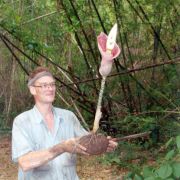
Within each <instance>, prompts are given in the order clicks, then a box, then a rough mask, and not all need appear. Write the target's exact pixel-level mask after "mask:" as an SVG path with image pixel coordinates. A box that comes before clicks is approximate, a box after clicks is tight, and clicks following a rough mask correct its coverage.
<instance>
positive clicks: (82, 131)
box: [73, 113, 89, 137]
mask: <svg viewBox="0 0 180 180" xmlns="http://www.w3.org/2000/svg"><path fill="white" fill-rule="evenodd" d="M73 122H74V133H75V137H79V136H84V135H87V134H88V133H89V132H88V131H86V130H85V129H84V128H83V127H82V125H81V124H80V122H79V120H78V118H77V117H76V116H75V114H74V113H73Z"/></svg>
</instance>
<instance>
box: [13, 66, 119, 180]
mask: <svg viewBox="0 0 180 180" xmlns="http://www.w3.org/2000/svg"><path fill="white" fill-rule="evenodd" d="M28 87H29V90H30V93H31V94H32V95H33V96H34V100H35V106H34V107H33V108H32V109H31V110H29V111H26V112H24V113H22V114H20V115H18V116H17V117H16V118H15V120H14V123H13V129H12V159H13V161H14V162H17V163H18V166H19V171H18V179H19V180H41V179H43V180H78V179H79V178H78V176H77V174H76V166H75V163H76V155H75V154H83V155H88V153H87V152H86V148H85V147H83V146H81V145H80V144H78V140H79V137H80V136H83V135H86V134H88V132H87V131H86V130H85V129H83V127H82V126H81V125H80V122H79V121H78V119H77V118H76V116H75V115H74V114H73V113H72V112H71V111H68V110H64V109H60V108H56V107H53V105H52V103H53V101H54V98H55V92H56V86H55V80H54V78H53V76H52V74H51V73H50V72H49V70H48V69H47V68H44V67H38V68H36V69H35V70H34V71H33V72H32V73H31V74H30V75H29V79H28ZM116 146H117V143H116V142H114V141H112V140H109V146H108V150H107V151H112V150H113V149H114V148H115V147H116Z"/></svg>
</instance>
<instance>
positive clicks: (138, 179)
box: [134, 174, 143, 180]
mask: <svg viewBox="0 0 180 180" xmlns="http://www.w3.org/2000/svg"><path fill="white" fill-rule="evenodd" d="M134 180H143V179H142V177H141V176H139V175H137V174H136V175H135V176H134Z"/></svg>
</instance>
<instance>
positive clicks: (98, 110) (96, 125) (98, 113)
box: [93, 76, 106, 133]
mask: <svg viewBox="0 0 180 180" xmlns="http://www.w3.org/2000/svg"><path fill="white" fill-rule="evenodd" d="M105 82H106V76H103V77H102V81H101V89H100V92H99V98H98V103H97V108H96V114H95V119H94V126H93V132H94V133H95V132H96V131H97V130H98V129H99V121H100V119H101V115H102V112H101V103H102V97H103V92H104V87H105Z"/></svg>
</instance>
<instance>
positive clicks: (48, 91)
mask: <svg viewBox="0 0 180 180" xmlns="http://www.w3.org/2000/svg"><path fill="white" fill-rule="evenodd" d="M30 91H31V93H32V94H33V96H34V98H35V101H36V102H40V103H45V104H49V103H52V102H53V101H54V98H55V92H56V86H55V80H54V79H53V78H52V77H50V76H43V77H41V78H39V79H37V80H36V81H35V83H34V85H33V86H31V89H30Z"/></svg>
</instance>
